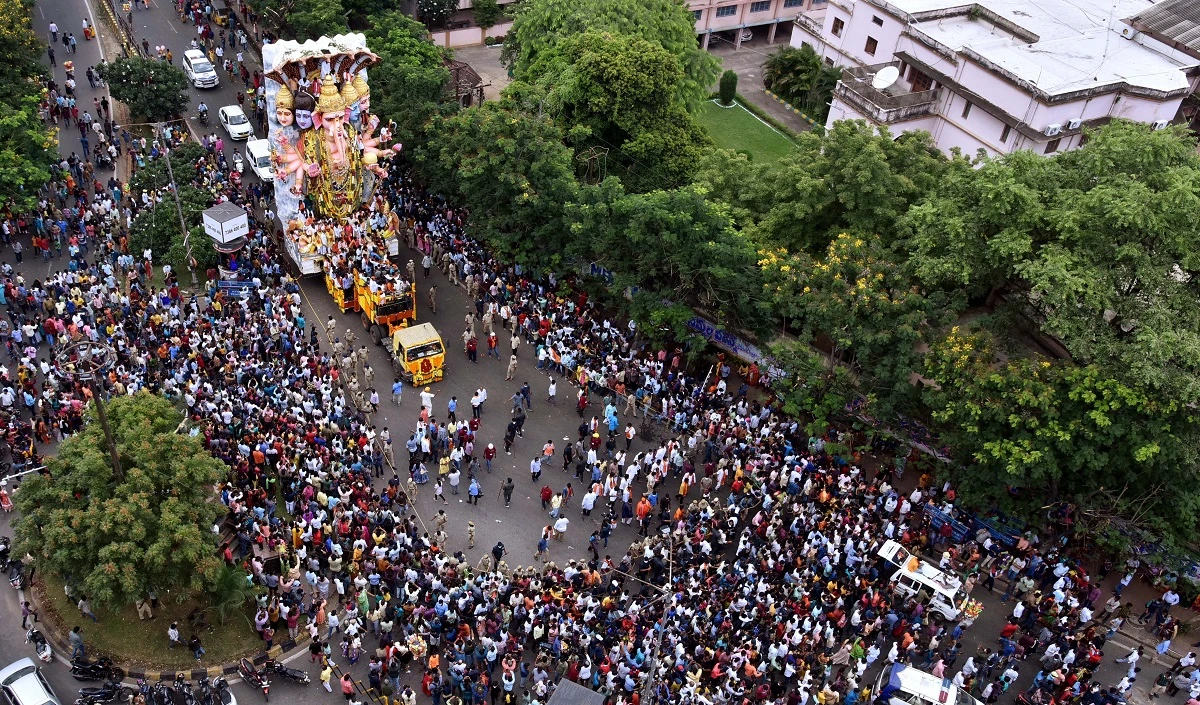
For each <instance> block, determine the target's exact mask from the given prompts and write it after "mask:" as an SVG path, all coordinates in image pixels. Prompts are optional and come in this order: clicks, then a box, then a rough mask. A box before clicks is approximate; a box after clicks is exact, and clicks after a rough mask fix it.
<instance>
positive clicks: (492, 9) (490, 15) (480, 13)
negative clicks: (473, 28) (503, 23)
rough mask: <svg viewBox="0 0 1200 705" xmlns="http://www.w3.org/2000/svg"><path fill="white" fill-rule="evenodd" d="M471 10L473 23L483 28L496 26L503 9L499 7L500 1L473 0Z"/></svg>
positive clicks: (502, 14)
mask: <svg viewBox="0 0 1200 705" xmlns="http://www.w3.org/2000/svg"><path fill="white" fill-rule="evenodd" d="M472 10H473V11H474V13H475V24H477V25H479V26H480V27H483V28H484V29H489V28H491V27H494V26H496V23H497V22H499V21H500V18H501V17H503V16H504V10H502V9H500V3H498V2H496V0H475V1H474V6H473V8H472Z"/></svg>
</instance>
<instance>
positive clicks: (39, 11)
mask: <svg viewBox="0 0 1200 705" xmlns="http://www.w3.org/2000/svg"><path fill="white" fill-rule="evenodd" d="M38 14H39V15H41V16H42V19H43V20H44V19H46V13H44V12H42V6H41V5H38Z"/></svg>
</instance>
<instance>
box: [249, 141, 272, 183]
mask: <svg viewBox="0 0 1200 705" xmlns="http://www.w3.org/2000/svg"><path fill="white" fill-rule="evenodd" d="M246 163H247V164H249V165H250V168H251V169H253V170H254V173H255V174H258V178H260V179H262V180H263V182H264V183H268V184H269V183H271V182H272V181H274V180H275V167H273V166H271V142H270V141H269V140H249V141H248V142H246Z"/></svg>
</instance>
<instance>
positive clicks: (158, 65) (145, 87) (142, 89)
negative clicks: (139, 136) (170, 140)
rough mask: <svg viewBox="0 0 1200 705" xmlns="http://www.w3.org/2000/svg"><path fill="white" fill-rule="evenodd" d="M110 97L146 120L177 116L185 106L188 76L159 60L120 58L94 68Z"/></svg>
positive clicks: (159, 119)
mask: <svg viewBox="0 0 1200 705" xmlns="http://www.w3.org/2000/svg"><path fill="white" fill-rule="evenodd" d="M96 68H97V71H98V72H99V73H100V77H101V78H103V79H104V80H105V81H106V82H107V83H108V87H109V90H110V91H111V92H112V96H113V98H116V99H117V100H119V101H121V102H122V103H124V104H125V105H126V106H127V107H128V108H129V112H130V113H131V114H133V115H135V116H137V117H139V118H144V119H145V120H147V121H149V122H159V121H162V120H167V119H169V118H171V117H174V116H176V115H179V114H180V113H182V112H183V109H184V107H185V106H186V105H187V90H188V88H189V87H190V84H189V83H188V79H187V76H186V75H185V74H184V73H183V70H182V69H180V68H179V67H177V66H175V65H173V64H168V63H167V62H165V61H160V60H158V59H146V58H143V57H140V56H133V57H121V58H119V59H117V60H116V61H113V62H111V63H107V64H104V63H102V64H100V65H99V66H97V67H96Z"/></svg>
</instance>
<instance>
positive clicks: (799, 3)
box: [783, 0, 804, 7]
mask: <svg viewBox="0 0 1200 705" xmlns="http://www.w3.org/2000/svg"><path fill="white" fill-rule="evenodd" d="M783 6H784V7H804V0H783Z"/></svg>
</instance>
